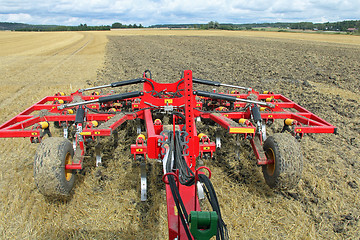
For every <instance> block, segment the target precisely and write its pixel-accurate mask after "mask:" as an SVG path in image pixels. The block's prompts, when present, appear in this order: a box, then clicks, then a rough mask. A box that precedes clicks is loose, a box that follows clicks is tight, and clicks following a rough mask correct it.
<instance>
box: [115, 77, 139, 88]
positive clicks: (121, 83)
mask: <svg viewBox="0 0 360 240" xmlns="http://www.w3.org/2000/svg"><path fill="white" fill-rule="evenodd" d="M142 82H145V79H144V78H136V79H131V80H125V81H121V82H115V83H111V84H110V85H111V87H121V86H126V85H131V84H137V83H142Z"/></svg>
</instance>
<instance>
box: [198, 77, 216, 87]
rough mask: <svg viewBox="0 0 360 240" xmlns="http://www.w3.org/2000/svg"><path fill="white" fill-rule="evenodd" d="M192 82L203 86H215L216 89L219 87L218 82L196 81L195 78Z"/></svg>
mask: <svg viewBox="0 0 360 240" xmlns="http://www.w3.org/2000/svg"><path fill="white" fill-rule="evenodd" d="M193 82H194V83H200V84H204V85H210V86H216V87H219V86H220V85H221V83H220V82H215V81H210V80H204V79H197V78H193Z"/></svg>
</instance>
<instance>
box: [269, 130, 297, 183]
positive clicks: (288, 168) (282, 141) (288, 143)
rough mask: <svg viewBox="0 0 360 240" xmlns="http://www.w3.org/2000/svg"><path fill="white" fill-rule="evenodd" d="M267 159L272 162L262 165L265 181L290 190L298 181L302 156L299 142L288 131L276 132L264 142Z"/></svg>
mask: <svg viewBox="0 0 360 240" xmlns="http://www.w3.org/2000/svg"><path fill="white" fill-rule="evenodd" d="M263 148H264V151H265V154H266V157H267V158H268V159H271V160H274V163H272V164H267V165H263V166H262V171H263V174H264V178H265V181H266V183H267V184H268V185H269V186H270V187H271V188H274V189H277V190H290V189H292V188H294V187H295V186H296V185H297V184H298V183H299V181H300V178H301V173H302V169H303V157H302V153H301V148H300V144H299V143H298V141H297V140H296V139H295V138H294V137H293V136H292V135H291V134H288V133H276V134H274V135H273V136H270V137H268V138H267V139H266V140H265V143H264V146H263Z"/></svg>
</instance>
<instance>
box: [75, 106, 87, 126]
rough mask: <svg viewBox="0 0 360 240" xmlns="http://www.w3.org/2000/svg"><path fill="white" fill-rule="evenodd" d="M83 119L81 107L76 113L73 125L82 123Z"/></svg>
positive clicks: (83, 111)
mask: <svg viewBox="0 0 360 240" xmlns="http://www.w3.org/2000/svg"><path fill="white" fill-rule="evenodd" d="M84 117H85V109H84V108H82V107H81V106H80V107H79V108H78V109H77V111H76V116H75V124H78V123H83V122H84Z"/></svg>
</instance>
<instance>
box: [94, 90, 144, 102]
mask: <svg viewBox="0 0 360 240" xmlns="http://www.w3.org/2000/svg"><path fill="white" fill-rule="evenodd" d="M143 94H144V93H143V92H139V91H135V92H128V93H121V94H116V95H110V96H105V97H101V98H99V103H104V102H112V101H117V100H123V99H127V98H134V97H139V96H142V95H143Z"/></svg>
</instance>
